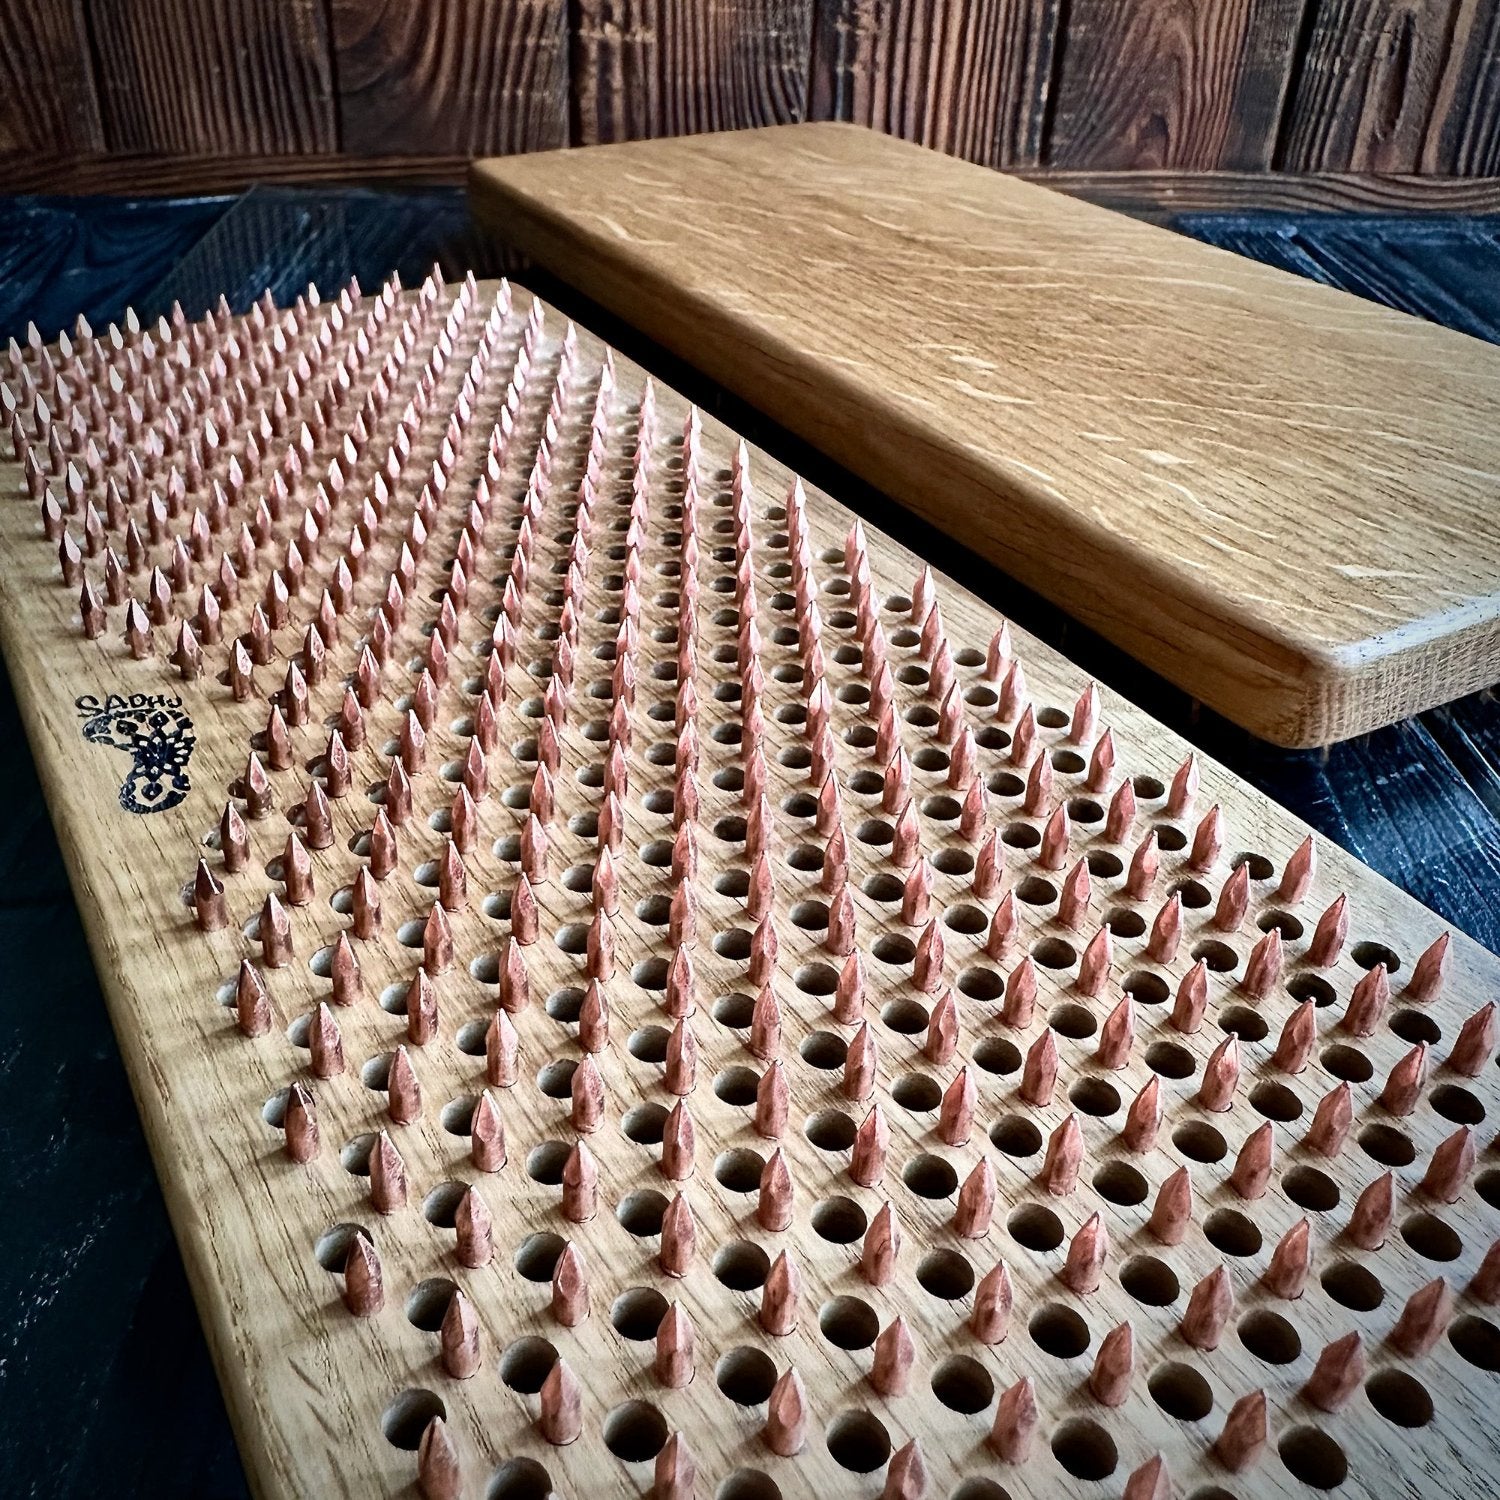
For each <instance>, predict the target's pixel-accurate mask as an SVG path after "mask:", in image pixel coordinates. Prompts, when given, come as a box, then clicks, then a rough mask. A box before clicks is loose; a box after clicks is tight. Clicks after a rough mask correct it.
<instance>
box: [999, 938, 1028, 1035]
mask: <svg viewBox="0 0 1500 1500" xmlns="http://www.w3.org/2000/svg"><path fill="white" fill-rule="evenodd" d="M1036 990H1037V981H1036V965H1035V964H1034V963H1033V962H1032V959H1031V955H1030V954H1027V956H1026V957H1025V958H1023V959H1022V960H1021V962H1020V963H1018V964H1017V965H1016V966H1015V968H1014V969H1012V970H1011V974H1010V981H1009V983H1008V984H1007V985H1006V986H1005V994H1004V996H1003V997H1002V999H1001V1002H1000V1019H1001V1021H1002V1022H1004V1024H1005V1025H1007V1026H1014V1027H1016V1028H1018V1029H1020V1028H1023V1027H1027V1026H1030V1025H1031V1017H1032V1012H1033V1011H1034V1009H1035V1007H1036Z"/></svg>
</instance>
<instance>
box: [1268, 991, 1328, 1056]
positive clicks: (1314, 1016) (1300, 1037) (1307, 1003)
mask: <svg viewBox="0 0 1500 1500" xmlns="http://www.w3.org/2000/svg"><path fill="white" fill-rule="evenodd" d="M1317 1039H1318V1008H1317V1005H1316V1004H1315V1003H1314V1002H1313V1001H1311V1000H1304V1001H1302V1002H1301V1004H1299V1005H1298V1006H1297V1008H1296V1009H1295V1010H1294V1011H1293V1012H1292V1013H1291V1015H1289V1016H1288V1017H1287V1018H1286V1025H1285V1026H1283V1027H1282V1028H1281V1036H1280V1037H1279V1038H1278V1040H1277V1042H1276V1050H1275V1052H1273V1053H1272V1054H1271V1066H1272V1067H1273V1068H1280V1069H1281V1071H1282V1072H1283V1073H1300V1072H1301V1071H1302V1070H1303V1069H1304V1068H1305V1067H1306V1066H1307V1061H1308V1059H1309V1058H1310V1057H1311V1056H1312V1049H1313V1044H1314V1043H1315V1042H1316V1041H1317Z"/></svg>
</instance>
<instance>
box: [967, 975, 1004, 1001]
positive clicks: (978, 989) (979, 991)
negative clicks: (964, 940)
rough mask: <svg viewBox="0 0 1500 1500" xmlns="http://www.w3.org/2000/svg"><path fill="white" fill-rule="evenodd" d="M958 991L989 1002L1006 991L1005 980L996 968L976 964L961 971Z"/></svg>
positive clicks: (971, 997)
mask: <svg viewBox="0 0 1500 1500" xmlns="http://www.w3.org/2000/svg"><path fill="white" fill-rule="evenodd" d="M958 992H959V994H961V995H967V996H968V997H969V999H971V1000H979V1001H981V1002H984V1003H986V1004H988V1003H990V1002H992V1001H995V1000H998V999H999V998H1000V997H1001V996H1002V995H1003V994H1004V993H1005V981H1004V980H1003V979H1002V978H1001V977H1000V975H999V974H998V973H997V972H996V971H995V970H994V969H986V968H983V967H979V966H976V967H974V968H969V969H964V970H962V971H961V972H960V973H959V976H958Z"/></svg>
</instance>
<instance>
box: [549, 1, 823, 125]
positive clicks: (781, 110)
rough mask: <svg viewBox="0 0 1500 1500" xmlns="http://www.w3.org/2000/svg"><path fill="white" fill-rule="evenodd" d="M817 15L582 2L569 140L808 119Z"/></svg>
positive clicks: (577, 14) (805, 5)
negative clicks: (811, 51)
mask: <svg viewBox="0 0 1500 1500" xmlns="http://www.w3.org/2000/svg"><path fill="white" fill-rule="evenodd" d="M812 10H813V0H578V3H577V4H576V5H575V6H574V7H573V11H572V17H571V27H570V30H571V39H572V58H573V71H572V77H573V90H572V95H573V97H572V111H573V121H574V132H573V143H574V144H575V145H592V144H595V143H598V142H601V141H624V140H635V139H638V138H640V137H644V136H658V135H688V134H694V133H697V132H700V131H705V130H738V129H743V128H745V127H747V126H753V125H776V124H785V123H787V122H789V121H793V120H800V119H802V118H804V116H805V115H806V113H807V76H808V52H809V46H810V37H811V26H812Z"/></svg>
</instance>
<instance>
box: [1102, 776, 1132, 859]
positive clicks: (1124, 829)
mask: <svg viewBox="0 0 1500 1500" xmlns="http://www.w3.org/2000/svg"><path fill="white" fill-rule="evenodd" d="M1134 825H1135V788H1134V787H1133V786H1132V785H1131V784H1130V780H1129V778H1126V779H1125V780H1124V781H1122V782H1121V783H1120V784H1119V786H1117V787H1116V788H1115V794H1114V796H1113V797H1111V798H1110V799H1109V811H1108V813H1107V814H1106V815H1105V819H1104V841H1105V843H1107V844H1123V843H1124V842H1125V841H1126V839H1128V838H1129V837H1130V831H1131V829H1132V828H1133V827H1134Z"/></svg>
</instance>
